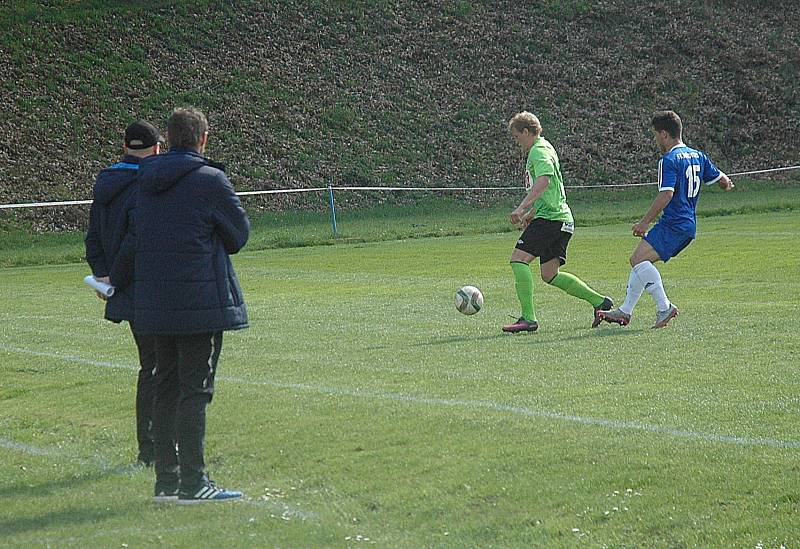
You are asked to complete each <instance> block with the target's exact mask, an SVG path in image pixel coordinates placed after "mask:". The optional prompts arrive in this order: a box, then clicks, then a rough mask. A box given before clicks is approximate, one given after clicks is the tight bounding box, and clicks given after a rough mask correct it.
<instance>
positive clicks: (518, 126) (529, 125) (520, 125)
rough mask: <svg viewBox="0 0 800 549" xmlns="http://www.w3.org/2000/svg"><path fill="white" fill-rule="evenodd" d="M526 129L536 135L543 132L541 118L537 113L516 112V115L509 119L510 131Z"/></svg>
mask: <svg viewBox="0 0 800 549" xmlns="http://www.w3.org/2000/svg"><path fill="white" fill-rule="evenodd" d="M526 129H527V130H528V131H530V132H531V133H532V134H534V135H539V134H541V133H542V124H541V122H539V119H538V118H536V115H535V114H532V113H529V112H528V111H522V112H521V113H517V114H515V115H514V117H513V118H512V119H511V120H509V121H508V131H512V130H516V131H518V132H521V131H522V130H526Z"/></svg>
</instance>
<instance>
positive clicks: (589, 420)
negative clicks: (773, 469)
mask: <svg viewBox="0 0 800 549" xmlns="http://www.w3.org/2000/svg"><path fill="white" fill-rule="evenodd" d="M0 350H3V351H7V352H14V353H20V354H27V355H33V356H40V357H46V358H53V359H56V360H63V361H68V362H75V363H79V364H85V365H89V366H99V367H103V368H115V369H123V370H138V369H139V368H138V366H131V365H123V364H115V363H112V362H105V361H95V360H87V359H84V358H81V357H77V356H74V355H62V354H59V353H50V352H42V351H34V350H31V349H24V348H20V347H14V346H11V345H6V344H3V343H0ZM217 379H219V380H220V381H230V382H232V383H239V384H242V385H255V386H261V387H273V388H276V389H291V390H295V391H308V392H314V393H321V394H326V395H334V396H346V397H354V398H367V399H372V400H387V401H395V402H407V403H411V404H424V405H427V406H440V407H453V408H467V409H484V410H492V411H495V412H505V413H510V414H514V415H520V416H525V417H532V418H542V419H552V420H558V421H566V422H571V423H578V424H581V425H588V426H595V427H606V428H608V429H613V430H617V431H622V430H633V431H642V432H646V433H652V434H662V435H669V436H672V437H676V438H685V439H691V440H702V441H705V442H719V443H724V444H736V445H739V446H767V447H771V448H784V449H800V440H781V439H774V438H751V437H739V436H733V435H720V434H717V433H703V432H697V431H688V430H685V429H677V428H674V427H664V426H661V425H651V424H648V423H640V422H638V421H619V420H614V419H604V418H596V417H589V416H578V415H573V414H564V413H561V412H551V411H548V410H535V409H532V408H527V407H525V406H513V405H510V404H501V403H498V402H492V401H484V400H454V399H442V398H426V397H417V396H413V395H404V394H400V393H383V392H369V391H356V390H352V389H340V388H337V387H325V386H319V385H308V384H304V383H278V382H274V381H260V380H251V379H244V378H238V377H227V376H220V377H219V378H217Z"/></svg>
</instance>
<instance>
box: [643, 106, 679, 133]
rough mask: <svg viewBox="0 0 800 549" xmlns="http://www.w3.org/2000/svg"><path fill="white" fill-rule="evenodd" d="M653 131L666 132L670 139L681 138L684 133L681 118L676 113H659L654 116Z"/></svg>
mask: <svg viewBox="0 0 800 549" xmlns="http://www.w3.org/2000/svg"><path fill="white" fill-rule="evenodd" d="M651 123H652V124H653V129H654V130H656V131H657V132H660V131H665V132H667V133H668V134H669V135H670V137H673V138H675V137H680V136H681V133H683V124H682V123H681V117H680V116H678V113H676V112H675V111H658V112H657V113H655V114H653V120H652V122H651Z"/></svg>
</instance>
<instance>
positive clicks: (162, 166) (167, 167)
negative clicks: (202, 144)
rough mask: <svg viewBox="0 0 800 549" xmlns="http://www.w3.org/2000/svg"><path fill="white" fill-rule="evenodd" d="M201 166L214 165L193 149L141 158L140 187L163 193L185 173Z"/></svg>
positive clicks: (143, 189) (154, 192) (151, 192)
mask: <svg viewBox="0 0 800 549" xmlns="http://www.w3.org/2000/svg"><path fill="white" fill-rule="evenodd" d="M203 166H215V165H214V164H212V163H211V162H209V161H208V160H207V159H206V158H204V157H203V156H202V155H200V154H198V153H196V152H194V151H187V150H176V151H170V152H168V153H167V154H159V155H155V156H149V157H147V158H145V159H144V160H142V162H141V165H140V168H139V183H140V185H141V186H140V189H141V191H142V192H146V193H150V194H158V193H163V192H164V191H167V190H169V189H170V188H172V187H173V186H174V185H175V184H176V183H177V182H178V181H180V180H181V179H182V178H183V177H184V176H185V175H186V174H188V173H190V172H193V171H195V170H197V169H200V168H202V167H203ZM215 167H216V166H215Z"/></svg>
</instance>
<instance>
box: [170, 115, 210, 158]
mask: <svg viewBox="0 0 800 549" xmlns="http://www.w3.org/2000/svg"><path fill="white" fill-rule="evenodd" d="M207 131H208V120H207V119H206V115H204V114H203V113H202V112H201V111H200V110H199V109H196V108H194V107H178V108H176V109H175V110H173V111H172V115H171V116H170V117H169V120H167V141H169V146H170V148H171V149H192V150H197V146H198V145H199V144H200V139H201V138H202V137H203V134H204V133H206V132H207Z"/></svg>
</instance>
